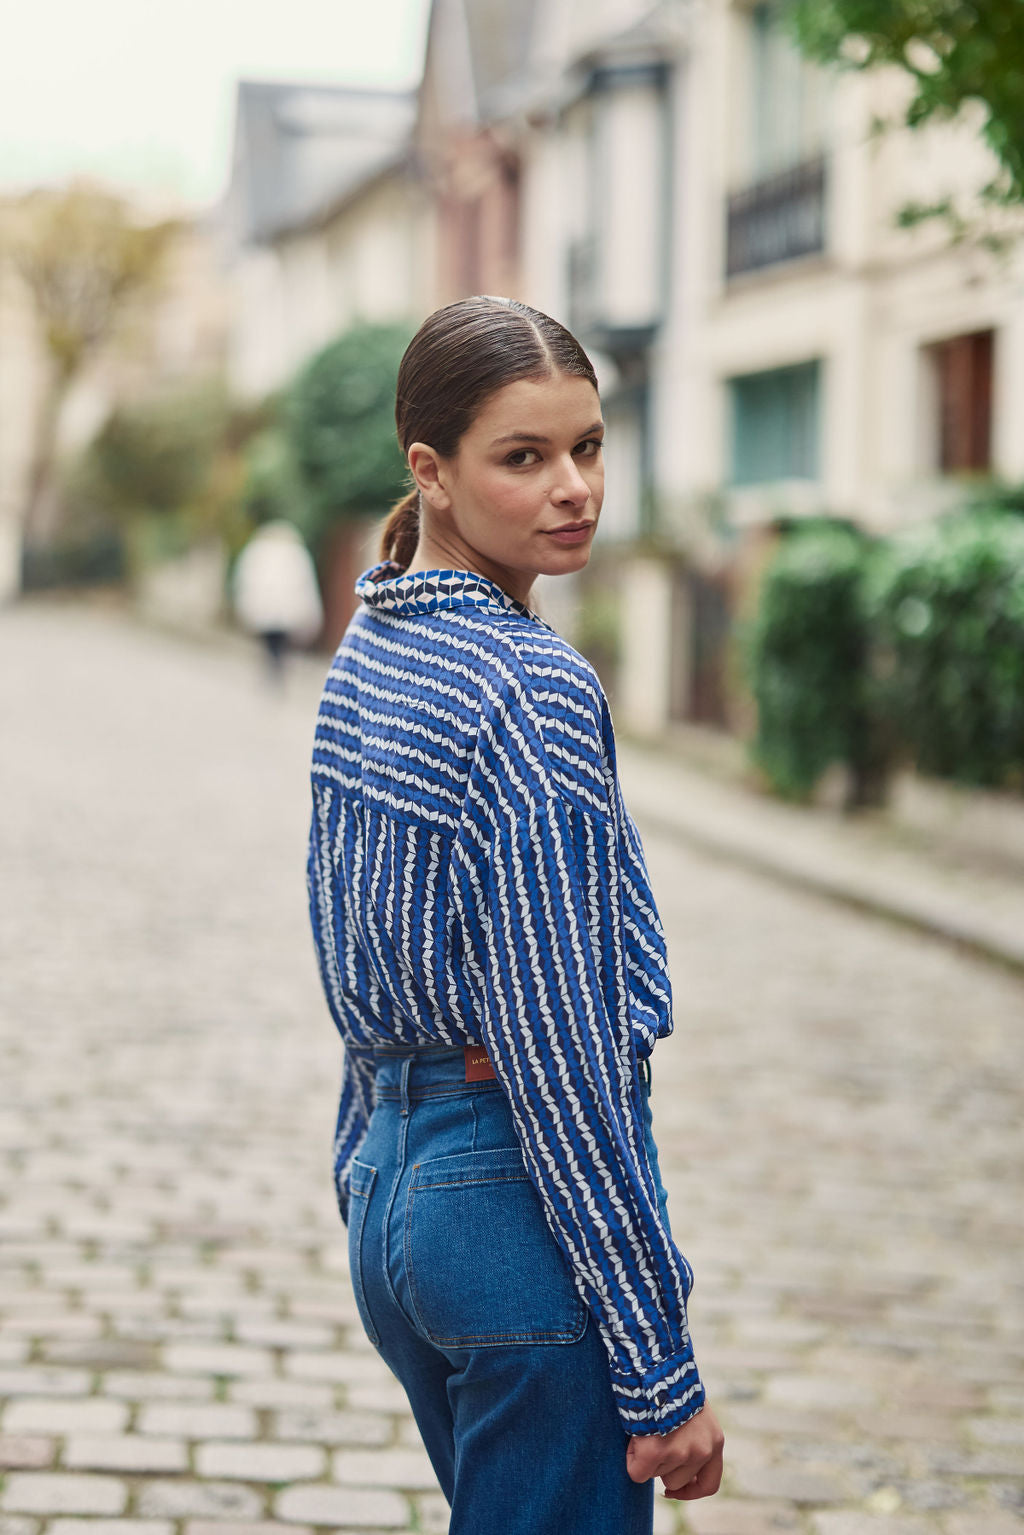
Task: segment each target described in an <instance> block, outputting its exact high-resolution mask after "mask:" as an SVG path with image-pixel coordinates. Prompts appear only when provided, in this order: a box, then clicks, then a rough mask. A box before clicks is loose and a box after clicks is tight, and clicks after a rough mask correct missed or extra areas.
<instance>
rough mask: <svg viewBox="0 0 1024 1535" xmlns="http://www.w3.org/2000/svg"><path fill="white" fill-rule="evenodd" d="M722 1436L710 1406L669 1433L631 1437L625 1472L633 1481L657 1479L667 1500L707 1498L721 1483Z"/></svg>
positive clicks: (723, 1438) (723, 1439)
mask: <svg viewBox="0 0 1024 1535" xmlns="http://www.w3.org/2000/svg"><path fill="white" fill-rule="evenodd" d="M724 1445H725V1435H724V1434H723V1433H722V1430H721V1427H720V1425H719V1422H718V1419H717V1418H716V1417H715V1415H714V1413H713V1412H712V1411H711V1408H710V1407H704V1408H703V1410H702V1411H701V1412H699V1413H697V1415H696V1416H695V1417H693V1418H688V1419H687V1421H686V1422H685V1423H682V1424H680V1426H679V1427H678V1428H674V1429H673V1430H672V1432H671V1433H669V1434H634V1435H633V1437H632V1439H630V1441H629V1445H628V1448H627V1450H626V1470H627V1471H628V1472H629V1475H630V1477H631V1478H632V1479H633V1481H634V1482H649V1481H650V1479H651V1477H652V1476H660V1477H661V1479H662V1481H663V1482H664V1484H665V1496H666V1497H667V1498H710V1496H711V1494H712V1493H714V1492H717V1491H718V1488H719V1485H720V1484H721V1481H722V1450H723V1448H724Z"/></svg>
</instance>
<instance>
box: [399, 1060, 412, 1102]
mask: <svg viewBox="0 0 1024 1535" xmlns="http://www.w3.org/2000/svg"><path fill="white" fill-rule="evenodd" d="M411 1070H412V1056H411V1055H407V1056H406V1057H405V1059H404V1060H403V1062H402V1079H401V1081H402V1107H401V1111H400V1112H401V1113H402V1114H408V1112H409V1072H410V1071H411Z"/></svg>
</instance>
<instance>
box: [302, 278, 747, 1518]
mask: <svg viewBox="0 0 1024 1535" xmlns="http://www.w3.org/2000/svg"><path fill="white" fill-rule="evenodd" d="M396 416H397V422H398V435H399V440H400V443H401V446H402V449H403V451H404V453H405V455H406V459H407V462H408V464H409V468H410V472H411V475H412V477H413V480H414V482H415V483H414V488H413V489H412V490H411V491H410V493H409V494H408V495H407V496H406V497H405V498H404V499H403V500H402V501H401V502H400V503H399V504H398V505H397V506H396V507H395V508H394V510H393V511H392V513H391V515H390V517H389V518H388V520H387V522H386V524H385V526H384V530H383V535H382V542H381V549H380V553H381V556H382V558H381V560H380V563H378V564H376V565H374V566H372V567H371V568H370V569H369V570H367V571H364V572H363V574H362V575H361V576H360V577H359V579H358V581H357V582H356V587H355V590H356V593H357V595H358V596H359V597H360V599H361V602H360V606H359V608H358V609H357V611H356V613H355V615H354V617H353V618H352V619H351V621H350V623H349V625H348V628H347V630H346V632H345V635H344V637H343V639H342V641H341V645H340V646H339V648H338V651H337V653H336V655H335V658H334V662H333V664H332V667H331V670H330V673H329V675H328V679H327V684H326V687H325V690H324V694H323V699H322V701H321V704H320V710H319V716H318V719H317V725H316V735H315V742H314V749H313V764H312V791H313V814H312V819H311V825H310V837H309V849H308V881H309V901H310V915H311V919H312V925H313V933H314V938H315V943H316V950H317V957H318V960H319V964H320V973H321V978H322V981H323V986H324V992H325V995H326V998H327V1002H328V1006H329V1008H330V1011H331V1014H332V1016H333V1018H334V1021H335V1023H336V1025H337V1027H338V1029H339V1031H340V1033H341V1036H342V1039H343V1041H344V1046H345V1062H344V1076H343V1083H342V1090H341V1098H340V1104H339V1111H338V1119H337V1128H336V1132H335V1143H334V1178H335V1187H336V1193H337V1198H338V1205H339V1209H340V1211H341V1215H342V1218H343V1220H344V1221H345V1222H346V1224H347V1226H348V1244H349V1263H350V1273H351V1279H352V1286H353V1290H354V1292H355V1299H356V1304H357V1306H358V1309H359V1314H360V1318H361V1320H362V1323H363V1327H364V1329H365V1331H366V1334H367V1336H368V1338H369V1339H370V1342H371V1343H372V1344H373V1345H374V1347H375V1348H376V1349H377V1350H378V1352H379V1353H380V1354H381V1355H382V1357H383V1358H384V1360H385V1361H386V1362H387V1364H388V1365H389V1366H390V1367H391V1369H392V1370H393V1372H394V1373H395V1375H396V1376H397V1377H398V1379H399V1380H400V1381H401V1383H402V1385H403V1386H404V1388H405V1391H406V1394H407V1395H408V1398H409V1402H410V1405H411V1407H412V1410H413V1413H414V1415H415V1418H416V1421H417V1425H418V1427H419V1429H420V1432H421V1434H422V1436H423V1441H424V1444H425V1446H426V1449H427V1452H428V1454H429V1455H430V1458H431V1461H432V1463H433V1466H434V1469H435V1471H436V1473H437V1477H438V1480H439V1482H440V1484H441V1488H442V1490H443V1492H444V1494H445V1497H446V1498H447V1499H448V1502H449V1504H450V1505H451V1511H452V1513H451V1525H450V1535H499V1532H500V1535H650V1532H651V1530H652V1523H653V1514H654V1503H653V1485H652V1484H653V1478H655V1477H660V1478H661V1479H662V1481H663V1483H664V1487H665V1492H666V1495H667V1496H668V1497H672V1498H682V1499H694V1498H703V1497H707V1496H709V1495H710V1494H712V1493H714V1492H716V1491H717V1489H718V1486H719V1483H720V1481H721V1476H722V1445H723V1435H722V1431H721V1429H720V1428H719V1425H718V1422H717V1419H716V1418H715V1415H714V1412H713V1411H712V1409H711V1407H710V1405H709V1404H708V1403H707V1401H706V1398H705V1390H704V1385H703V1383H702V1381H701V1378H700V1376H699V1374H698V1371H697V1365H696V1362H695V1359H694V1354H693V1347H692V1344H691V1341H690V1332H689V1326H688V1322H687V1312H686V1302H687V1298H688V1296H689V1292H690V1287H691V1285H692V1282H693V1275H692V1272H691V1270H690V1267H689V1264H688V1263H687V1261H686V1259H685V1258H684V1257H683V1255H682V1253H681V1252H680V1250H679V1249H678V1248H677V1247H676V1245H675V1242H674V1240H673V1237H672V1233H671V1231H670V1228H669V1220H668V1209H667V1203H666V1193H665V1188H664V1185H663V1183H662V1181H661V1176H660V1173H659V1171H658V1157H657V1148H656V1145H655V1142H654V1138H653V1134H652V1120H651V1110H650V1102H649V1094H650V1055H651V1051H652V1049H653V1047H654V1044H655V1042H656V1040H658V1039H661V1038H664V1037H665V1036H666V1035H668V1034H669V1033H670V1032H671V1029H672V1005H671V989H670V985H669V978H668V966H667V958H666V944H665V935H664V931H663V929H662V925H661V922H660V919H659V917H658V913H657V911H656V908H655V904H654V897H653V894H652V892H651V889H650V884H649V880H648V875H647V870H646V866H645V860H644V854H643V849H642V847H641V844H640V839H639V835H638V833H637V830H636V827H635V825H634V823H633V821H632V819H631V818H630V816H629V815H628V813H627V811H626V809H625V805H624V804H623V801H622V796H621V791H620V789H619V785H618V779H617V774H616V766H615V747H614V738H613V733H612V726H611V718H610V715H609V712H608V706H607V701H606V699H605V697H604V694H603V691H602V689H601V684H600V681H599V679H598V677H597V673H596V672H595V671H594V669H593V667H592V666H591V665H590V663H589V662H588V661H587V660H586V659H585V658H584V657H583V656H581V655H580V654H579V652H578V651H576V650H574V649H573V647H572V646H571V645H569V643H568V642H567V641H566V640H564V639H563V638H562V637H561V636H560V635H559V634H558V633H557V632H556V631H555V629H554V628H553V627H552V626H551V625H550V624H548V623H547V622H546V620H544V619H543V618H542V617H541V616H540V615H539V614H538V613H536V612H534V611H533V610H532V609H531V608H530V607H529V606H528V605H527V604H528V598H529V595H530V589H531V587H532V585H533V583H534V581H535V579H536V577H537V576H538V575H540V574H546V575H563V574H569V573H571V572H573V571H578V570H580V569H581V568H582V567H583V566H584V565H585V564H586V562H587V560H588V559H589V556H590V547H591V543H592V541H593V535H594V529H595V527H596V525H597V519H598V516H599V513H600V510H601V502H602V498H603V494H604V468H603V461H602V446H601V445H602V440H603V435H604V423H603V421H602V419H601V403H600V399H599V397H598V392H597V380H596V378H595V375H594V369H593V366H592V364H591V362H590V360H589V358H588V357H587V356H586V354H585V353H584V351H583V349H582V347H581V346H580V345H579V343H578V342H577V341H576V339H575V338H574V337H573V336H572V335H570V333H569V332H568V331H567V330H565V328H564V327H563V326H561V325H559V324H558V323H557V322H556V321H554V320H552V319H550V318H549V317H548V316H547V315H544V314H541V313H539V312H538V311H537V310H534V309H531V308H529V307H528V306H527V305H525V304H522V303H519V302H517V301H515V300H510V299H496V298H486V297H478V298H475V299H465V300H461V301H459V302H458V303H455V304H452V305H449V306H447V307H446V308H444V309H441V310H438V311H437V312H436V313H435V314H433V315H431V316H430V317H429V318H428V319H427V320H425V321H424V323H423V325H422V326H421V328H420V330H419V331H418V332H417V334H416V336H415V337H414V338H413V340H412V341H411V342H410V344H409V347H408V348H407V350H406V353H405V356H404V357H403V359H402V363H401V366H400V369H399V374H398V387H397V407H396Z"/></svg>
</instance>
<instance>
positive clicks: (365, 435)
mask: <svg viewBox="0 0 1024 1535" xmlns="http://www.w3.org/2000/svg"><path fill="white" fill-rule="evenodd" d="M409 335H410V332H409V330H408V328H407V327H405V326H399V325H358V326H355V327H354V328H353V329H351V330H349V331H346V332H345V334H344V335H343V336H340V337H339V338H338V340H336V341H333V342H331V344H330V345H329V346H326V347H325V348H324V349H323V350H322V351H321V352H318V353H317V355H316V356H315V357H314V358H313V359H312V361H311V362H309V363H308V364H307V365H306V366H305V367H304V368H303V369H302V370H301V372H300V373H299V375H298V377H297V378H296V379H295V382H294V384H293V385H292V387H291V390H290V391H289V393H288V397H287V400H286V404H285V411H284V432H285V437H286V439H287V447H288V450H289V453H290V455H291V458H292V460H293V461H294V463H295V465H296V467H297V469H298V471H299V474H300V476H301V478H302V482H303V484H304V487H305V490H306V493H307V496H308V510H309V519H308V523H307V531H308V532H309V535H310V536H311V538H312V539H313V540H314V541H316V542H319V541H320V540H321V539H322V537H323V535H324V534H325V533H327V532H328V531H329V529H330V528H331V527H332V525H333V524H334V523H336V522H337V521H338V520H339V519H341V518H344V517H352V516H360V515H362V516H366V515H371V516H379V515H380V514H381V513H382V512H384V511H386V510H387V508H388V506H389V505H390V504H391V502H392V501H394V500H396V499H397V498H398V497H399V496H400V495H401V494H402V493H403V491H404V490H405V489H406V482H407V469H406V464H405V459H404V457H403V455H402V452H401V450H400V448H399V446H398V440H397V437H396V435H395V379H396V377H397V374H398V365H399V363H400V361H401V358H402V353H403V352H404V350H405V347H406V344H407V343H408V340H409Z"/></svg>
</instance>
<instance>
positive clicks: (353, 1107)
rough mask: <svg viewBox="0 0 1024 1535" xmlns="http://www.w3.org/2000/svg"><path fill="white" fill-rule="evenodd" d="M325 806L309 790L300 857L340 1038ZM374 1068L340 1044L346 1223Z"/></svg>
mask: <svg viewBox="0 0 1024 1535" xmlns="http://www.w3.org/2000/svg"><path fill="white" fill-rule="evenodd" d="M332 836H333V830H332V824H331V817H330V807H329V805H328V804H327V803H326V802H325V800H324V797H323V796H322V795H321V794H320V792H319V791H318V790H317V789H314V791H313V813H312V817H311V820H310V827H309V844H308V853H307V859H306V893H307V896H308V900H309V916H310V922H311V924H312V929H313V947H314V951H315V953H316V962H317V969H318V970H319V972H320V982H321V985H322V986H323V991H324V996H325V998H326V1000H327V1006H328V1009H329V1011H330V1014H331V1017H332V1018H333V1019H334V1022H335V1025H336V1026H337V1029H338V1032H339V1033H340V1034H341V1036H342V1039H346V1038H348V1037H349V1036H350V1034H351V1028H350V1021H349V1019H348V1017H347V1016H346V1014H347V1006H346V993H345V986H344V983H343V978H342V973H341V971H342V960H341V959H340V957H339V956H340V955H341V953H342V952H343V949H344V947H345V946H344V944H343V943H342V942H340V941H339V939H340V936H341V930H342V929H343V927H344V915H343V910H342V904H343V903H341V902H339V900H338V892H337V889H336V887H335V882H334V880H333V878H332V872H331V869H332V865H331V855H330V847H331V844H332ZM374 1079H375V1068H374V1064H373V1060H372V1057H369V1056H367V1055H365V1054H359V1053H358V1052H357V1051H355V1050H352V1049H349V1047H348V1046H346V1048H345V1059H344V1066H343V1070H342V1079H341V1097H340V1101H339V1104H338V1118H337V1122H336V1124H335V1128H334V1188H335V1193H336V1196H337V1200H338V1209H339V1211H340V1212H341V1218H342V1220H343V1221H344V1222H345V1224H346V1225H347V1224H348V1201H349V1195H348V1189H349V1178H350V1176H351V1172H352V1161H353V1159H354V1157H355V1156H356V1154H357V1152H358V1151H359V1147H360V1146H361V1144H362V1142H363V1139H364V1137H365V1135H366V1131H367V1129H368V1127H369V1123H370V1115H371V1114H372V1113H373V1100H374Z"/></svg>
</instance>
